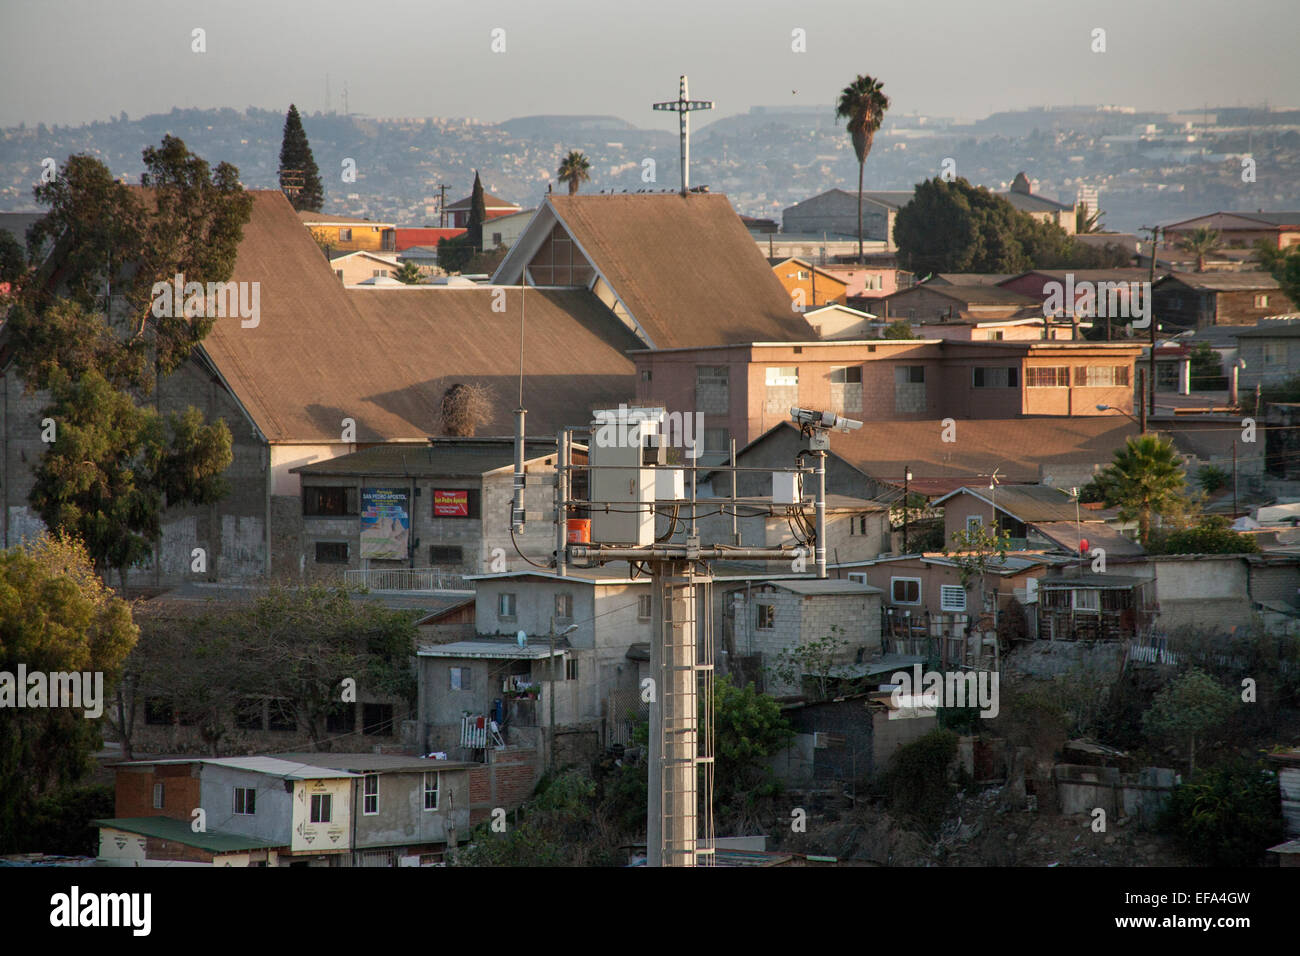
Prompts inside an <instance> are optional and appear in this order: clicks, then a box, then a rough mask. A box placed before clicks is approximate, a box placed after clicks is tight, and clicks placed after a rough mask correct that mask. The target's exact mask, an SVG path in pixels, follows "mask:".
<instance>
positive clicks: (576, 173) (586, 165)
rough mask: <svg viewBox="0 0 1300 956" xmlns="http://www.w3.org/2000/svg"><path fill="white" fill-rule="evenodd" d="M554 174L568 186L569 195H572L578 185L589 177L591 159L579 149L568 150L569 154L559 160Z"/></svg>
mask: <svg viewBox="0 0 1300 956" xmlns="http://www.w3.org/2000/svg"><path fill="white" fill-rule="evenodd" d="M555 175H556V177H557V178H558V179H559V180H560V182H562V183H565V184H566V185H567V186H568V187H569V195H570V196H574V195H576V194H577V192H578V187H579V186H581V185H582V184H583V183H585V182H587V180H589V179H590V178H591V160H589V159H587V157H586V156H585V155H584V154H583V153H581V152H580V151H579V150H576V149H574V150H570V151H569V155H567V156H565V157H564V159H563V160H561V161H560V168H559V169H558V170H557V171H556V174H555Z"/></svg>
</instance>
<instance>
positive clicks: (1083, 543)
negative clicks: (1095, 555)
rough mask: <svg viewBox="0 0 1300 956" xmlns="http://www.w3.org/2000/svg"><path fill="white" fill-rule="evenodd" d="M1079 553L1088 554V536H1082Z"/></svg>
mask: <svg viewBox="0 0 1300 956" xmlns="http://www.w3.org/2000/svg"><path fill="white" fill-rule="evenodd" d="M1079 553H1080V554H1087V553H1088V539H1087V538H1080V539H1079Z"/></svg>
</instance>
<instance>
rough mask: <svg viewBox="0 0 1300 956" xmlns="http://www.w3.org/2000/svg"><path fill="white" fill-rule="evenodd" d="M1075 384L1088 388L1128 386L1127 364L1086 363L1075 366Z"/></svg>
mask: <svg viewBox="0 0 1300 956" xmlns="http://www.w3.org/2000/svg"><path fill="white" fill-rule="evenodd" d="M1074 384H1075V385H1076V386H1086V387H1088V388H1120V387H1124V388H1127V387H1128V384H1129V376H1128V366H1127V365H1085V366H1080V367H1077V368H1075V370H1074Z"/></svg>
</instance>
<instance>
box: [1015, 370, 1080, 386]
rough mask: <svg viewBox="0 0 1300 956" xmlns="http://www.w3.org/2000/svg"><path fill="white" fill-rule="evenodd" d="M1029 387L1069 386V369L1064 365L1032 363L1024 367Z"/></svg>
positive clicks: (1026, 382) (1026, 383)
mask: <svg viewBox="0 0 1300 956" xmlns="http://www.w3.org/2000/svg"><path fill="white" fill-rule="evenodd" d="M1025 385H1026V386H1027V387H1029V388H1069V386H1070V370H1069V368H1067V367H1066V366H1064V365H1032V366H1030V367H1029V368H1027V369H1025Z"/></svg>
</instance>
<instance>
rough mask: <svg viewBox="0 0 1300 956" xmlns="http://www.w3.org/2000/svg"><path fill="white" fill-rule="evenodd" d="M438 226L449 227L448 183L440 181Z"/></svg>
mask: <svg viewBox="0 0 1300 956" xmlns="http://www.w3.org/2000/svg"><path fill="white" fill-rule="evenodd" d="M438 228H440V229H446V228H447V184H446V183H438Z"/></svg>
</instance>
